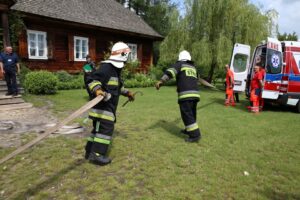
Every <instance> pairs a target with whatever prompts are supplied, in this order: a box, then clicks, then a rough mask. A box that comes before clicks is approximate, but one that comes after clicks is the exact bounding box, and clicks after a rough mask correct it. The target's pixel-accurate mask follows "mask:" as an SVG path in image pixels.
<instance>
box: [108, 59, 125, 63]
mask: <svg viewBox="0 0 300 200" xmlns="http://www.w3.org/2000/svg"><path fill="white" fill-rule="evenodd" d="M109 60H111V61H113V62H119V63H121V62H124V61H120V60H115V59H108V61H109ZM124 63H125V62H124Z"/></svg>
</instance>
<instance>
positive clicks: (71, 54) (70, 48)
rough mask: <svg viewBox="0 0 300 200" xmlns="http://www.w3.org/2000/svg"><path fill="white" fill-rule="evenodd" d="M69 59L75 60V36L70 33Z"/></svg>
mask: <svg viewBox="0 0 300 200" xmlns="http://www.w3.org/2000/svg"><path fill="white" fill-rule="evenodd" d="M68 49H69V61H74V36H73V35H71V34H68Z"/></svg>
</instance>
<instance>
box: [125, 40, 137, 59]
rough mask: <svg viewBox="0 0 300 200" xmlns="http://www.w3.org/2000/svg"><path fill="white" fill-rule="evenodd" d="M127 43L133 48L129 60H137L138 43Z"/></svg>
mask: <svg viewBox="0 0 300 200" xmlns="http://www.w3.org/2000/svg"><path fill="white" fill-rule="evenodd" d="M127 45H128V47H129V48H130V50H131V53H130V54H129V58H128V60H129V61H136V60H137V44H131V43H128V44H127Z"/></svg>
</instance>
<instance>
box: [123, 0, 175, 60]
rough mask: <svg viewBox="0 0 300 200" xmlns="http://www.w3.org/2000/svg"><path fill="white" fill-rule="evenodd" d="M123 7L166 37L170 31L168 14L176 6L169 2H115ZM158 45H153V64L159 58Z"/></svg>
mask: <svg viewBox="0 0 300 200" xmlns="http://www.w3.org/2000/svg"><path fill="white" fill-rule="evenodd" d="M117 1H118V2H119V3H121V4H122V5H124V7H126V8H128V9H130V10H132V11H134V12H135V13H136V14H137V15H139V16H140V17H142V18H143V19H144V20H145V22H146V23H147V24H148V25H149V26H151V27H152V28H153V29H154V30H156V31H157V32H158V33H159V34H160V35H162V36H166V35H167V34H168V33H169V30H170V27H171V26H170V13H172V12H173V10H176V6H175V5H174V4H172V3H171V1H170V0H117ZM159 44H160V42H156V43H155V44H154V63H156V62H157V60H158V56H159Z"/></svg>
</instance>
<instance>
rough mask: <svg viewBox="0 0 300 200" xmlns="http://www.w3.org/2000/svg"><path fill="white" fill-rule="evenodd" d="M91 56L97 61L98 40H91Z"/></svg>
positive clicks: (92, 38)
mask: <svg viewBox="0 0 300 200" xmlns="http://www.w3.org/2000/svg"><path fill="white" fill-rule="evenodd" d="M89 55H90V56H91V58H92V60H93V61H95V60H96V38H94V37H91V38H89Z"/></svg>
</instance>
